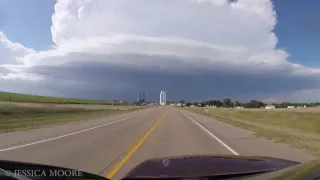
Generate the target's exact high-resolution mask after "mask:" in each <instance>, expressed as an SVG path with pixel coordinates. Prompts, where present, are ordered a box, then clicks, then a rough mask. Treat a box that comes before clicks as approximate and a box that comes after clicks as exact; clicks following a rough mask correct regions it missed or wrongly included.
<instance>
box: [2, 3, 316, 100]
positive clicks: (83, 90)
mask: <svg viewBox="0 0 320 180" xmlns="http://www.w3.org/2000/svg"><path fill="white" fill-rule="evenodd" d="M40 7H41V8H40ZM319 8H320V1H317V0H304V1H302V0H273V1H271V0H237V1H232V2H230V1H229V0H153V1H150V0H131V1H127V0H58V1H56V0H46V1H43V0H28V1H18V0H10V1H4V0H0V91H9V92H17V93H28V94H38V95H50V96H64V97H78V98H89V99H122V100H135V99H137V98H138V96H139V92H146V97H147V99H149V100H152V101H153V100H158V98H159V93H160V91H161V90H165V91H166V92H167V99H168V100H172V101H176V100H181V99H184V100H199V99H202V98H205V99H223V98H226V97H230V98H232V99H237V100H240V101H247V100H251V99H259V100H268V101H294V102H312V101H320V61H319V57H320V51H319V50H318V49H319V48H318V47H319V45H320V12H317V9H319Z"/></svg>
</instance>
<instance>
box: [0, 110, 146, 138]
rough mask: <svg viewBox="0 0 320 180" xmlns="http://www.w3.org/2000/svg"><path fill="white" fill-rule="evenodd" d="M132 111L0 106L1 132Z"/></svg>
mask: <svg viewBox="0 0 320 180" xmlns="http://www.w3.org/2000/svg"><path fill="white" fill-rule="evenodd" d="M136 109H141V108H131V109H125V110H121V109H90V110H88V109H84V108H65V107H64V108H61V107H60V108H59V107H32V108H31V107H18V106H15V105H9V106H8V105H5V106H3V105H2V106H0V132H10V131H15V130H21V129H29V128H37V127H40V126H44V125H50V124H59V123H66V122H71V121H78V120H88V119H94V118H98V117H103V116H109V115H115V114H119V113H123V112H130V111H134V110H136Z"/></svg>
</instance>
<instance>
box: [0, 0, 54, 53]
mask: <svg viewBox="0 0 320 180" xmlns="http://www.w3.org/2000/svg"><path fill="white" fill-rule="evenodd" d="M54 4H55V0H26V1H21V0H9V1H6V0H1V1H0V31H3V32H4V33H5V35H6V36H7V37H8V38H9V39H10V40H11V41H13V42H19V43H21V44H23V45H24V46H26V47H30V48H34V49H37V50H42V49H48V48H49V47H50V46H51V45H52V44H53V43H52V40H51V39H52V38H51V32H50V27H51V24H52V21H51V16H52V13H53V10H54V9H53V7H54Z"/></svg>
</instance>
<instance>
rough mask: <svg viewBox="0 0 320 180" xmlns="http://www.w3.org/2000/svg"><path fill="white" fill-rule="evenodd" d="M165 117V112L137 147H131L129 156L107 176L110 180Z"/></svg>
mask: <svg viewBox="0 0 320 180" xmlns="http://www.w3.org/2000/svg"><path fill="white" fill-rule="evenodd" d="M164 116H165V112H164V113H163V114H162V116H161V117H160V119H159V120H158V121H157V122H156V123H155V124H154V125H153V126H152V127H151V128H150V129H149V130H148V131H147V133H146V134H145V135H144V136H142V137H141V138H139V140H138V142H137V143H136V144H135V146H133V147H132V148H131V147H130V151H129V152H128V154H127V155H126V156H125V157H124V158H123V159H122V160H121V161H120V162H119V163H118V164H117V165H116V166H115V167H114V168H113V169H112V170H111V171H110V172H109V174H108V175H107V178H108V179H111V178H112V177H113V176H114V175H115V174H116V173H117V172H118V171H119V169H120V168H121V167H122V166H123V165H124V164H125V163H126V162H127V161H128V160H129V159H130V157H131V156H132V155H133V154H134V153H135V152H136V151H137V150H138V148H139V147H140V146H141V144H142V143H143V142H144V141H145V140H146V139H147V138H148V136H149V135H150V134H151V133H152V132H153V131H154V130H155V129H156V127H157V126H158V125H159V123H160V121H161V120H162V119H163V118H164Z"/></svg>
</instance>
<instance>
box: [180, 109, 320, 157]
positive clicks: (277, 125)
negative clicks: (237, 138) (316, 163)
mask: <svg viewBox="0 0 320 180" xmlns="http://www.w3.org/2000/svg"><path fill="white" fill-rule="evenodd" d="M185 110H189V111H192V112H196V113H199V114H202V115H205V116H210V117H214V118H215V119H216V120H219V121H222V122H226V123H229V124H232V125H234V126H237V127H240V128H243V129H247V130H250V131H253V132H255V133H256V134H257V135H258V136H263V137H266V138H268V139H272V140H274V141H276V142H281V143H286V144H289V145H290V146H292V147H295V148H302V149H304V150H307V151H308V152H311V153H313V154H315V155H317V156H320V108H311V109H309V108H306V109H274V110H265V109H208V108H185Z"/></svg>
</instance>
